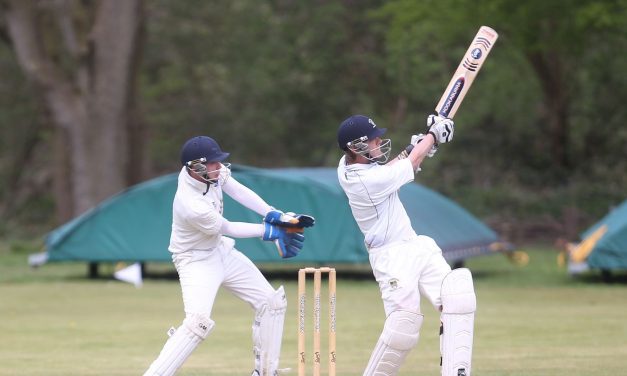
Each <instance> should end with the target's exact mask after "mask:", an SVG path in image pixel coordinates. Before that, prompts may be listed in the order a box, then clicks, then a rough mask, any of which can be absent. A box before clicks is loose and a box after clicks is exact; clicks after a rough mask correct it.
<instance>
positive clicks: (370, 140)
mask: <svg viewBox="0 0 627 376" xmlns="http://www.w3.org/2000/svg"><path fill="white" fill-rule="evenodd" d="M385 131H386V130H385V129H381V128H378V127H377V126H376V124H375V123H374V121H372V119H370V118H368V117H366V116H363V115H354V116H351V117H349V118H348V119H346V120H344V121H343V122H342V124H341V125H340V127H339V130H338V134H337V140H338V144H339V147H340V149H342V150H343V151H344V156H343V157H342V158H341V159H340V162H339V165H338V168H337V175H338V179H339V181H340V185H341V186H342V188H343V189H344V192H345V193H346V196H348V201H349V204H350V207H351V210H352V213H353V216H354V217H355V220H356V221H357V224H358V225H359V228H360V229H361V231H362V232H363V234H364V237H365V239H364V241H365V244H366V247H367V249H368V254H369V259H370V265H371V266H372V270H373V274H374V276H375V278H376V280H377V282H378V283H379V288H380V290H381V297H382V299H383V306H384V309H385V315H386V320H385V324H384V326H383V332H382V333H381V336H380V337H379V341H378V342H377V344H376V346H375V348H374V351H373V352H372V355H371V357H370V361H369V362H368V365H367V367H366V370H365V371H364V375H365V376H375V375H376V376H385V375H396V374H397V373H398V370H399V368H400V367H401V365H402V364H403V362H404V360H405V358H406V356H407V354H408V353H409V352H410V350H411V349H412V348H414V347H415V346H416V344H417V343H418V337H419V333H420V326H421V325H422V319H423V315H422V313H421V311H420V297H421V296H424V297H426V298H427V299H428V300H429V301H430V302H431V304H433V306H434V307H435V308H436V309H437V310H438V311H440V312H441V322H442V326H441V327H440V333H441V335H440V351H441V356H442V359H441V362H442V375H443V376H469V375H470V361H471V355H472V336H473V320H474V314H475V308H476V299H475V293H474V287H473V283H472V276H471V274H470V271H469V270H468V269H455V270H453V271H451V268H450V266H449V265H448V264H447V263H446V261H445V260H444V257H442V250H441V249H440V248H439V247H438V245H437V244H436V243H435V241H434V240H433V239H431V238H430V237H427V236H424V235H417V234H416V232H415V231H414V230H413V229H412V227H411V223H410V220H409V217H408V216H407V213H406V212H405V208H404V207H403V204H402V203H401V201H400V199H399V195H398V191H399V189H400V188H401V187H402V186H403V185H404V184H407V183H409V182H411V181H413V180H414V173H415V172H418V171H420V164H421V163H422V161H423V160H424V159H425V157H427V156H429V157H431V156H433V155H434V154H435V152H436V151H437V146H438V145H439V144H443V143H446V142H450V141H451V140H452V139H453V132H454V124H453V121H452V120H450V119H446V118H442V117H439V116H434V115H431V116H429V118H428V120H427V130H426V135H423V134H419V135H416V136H413V137H412V140H411V143H410V145H409V146H408V147H407V148H406V149H405V151H403V153H401V155H399V156H398V157H397V158H395V159H393V160H391V161H390V162H388V158H389V154H390V150H391V146H390V145H391V142H390V140H389V139H385V140H384V139H381V136H383V134H384V133H385ZM386 162H387V163H386ZM424 215H425V216H428V215H429V213H424Z"/></svg>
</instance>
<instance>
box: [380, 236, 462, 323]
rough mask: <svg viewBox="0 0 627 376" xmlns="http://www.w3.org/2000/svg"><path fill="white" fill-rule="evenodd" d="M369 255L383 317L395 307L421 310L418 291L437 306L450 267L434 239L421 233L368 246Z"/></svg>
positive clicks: (394, 309)
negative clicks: (404, 238) (381, 300)
mask: <svg viewBox="0 0 627 376" xmlns="http://www.w3.org/2000/svg"><path fill="white" fill-rule="evenodd" d="M369 258H370V265H371V266H372V272H373V274H374V277H375V279H376V280H377V282H378V283H379V289H380V290H381V298H382V299H383V307H384V309H385V315H386V317H387V316H389V315H390V313H392V312H394V311H397V310H403V311H410V312H421V311H420V296H421V295H424V296H425V297H426V298H427V299H429V301H430V302H431V304H433V306H434V307H435V308H436V309H439V308H440V306H441V305H442V301H441V298H440V289H441V287H442V280H443V279H444V276H446V275H447V274H448V273H449V272H450V271H451V267H450V266H449V265H448V264H447V263H446V260H444V257H443V256H442V250H441V249H440V247H438V245H437V244H436V243H435V241H434V240H433V239H431V238H430V237H428V236H422V235H421V236H417V237H416V238H414V239H412V240H410V241H405V242H398V243H394V244H391V245H388V246H384V247H380V248H371V249H370V250H369Z"/></svg>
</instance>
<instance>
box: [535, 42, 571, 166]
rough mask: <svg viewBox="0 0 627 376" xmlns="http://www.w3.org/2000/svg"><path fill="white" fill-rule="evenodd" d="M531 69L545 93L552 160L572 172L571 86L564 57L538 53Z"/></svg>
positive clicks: (544, 126) (547, 129)
mask: <svg viewBox="0 0 627 376" xmlns="http://www.w3.org/2000/svg"><path fill="white" fill-rule="evenodd" d="M528 58H529V61H530V62H531V65H532V66H533V68H534V70H535V71H536V73H537V74H538V77H539V78H540V84H541V87H542V91H543V93H544V101H543V102H544V103H545V104H546V107H545V114H544V117H545V119H546V124H543V128H544V130H543V132H546V134H547V136H548V137H549V140H550V146H551V155H552V160H553V162H554V164H555V165H556V166H559V167H564V168H568V167H570V160H569V156H568V142H569V140H568V133H569V124H568V115H567V114H568V96H567V91H568V89H567V87H566V85H567V83H565V82H564V80H563V77H564V75H565V72H564V69H563V66H562V63H561V59H560V56H559V55H558V54H557V53H551V52H545V53H542V52H537V53H533V54H530V55H529V56H528Z"/></svg>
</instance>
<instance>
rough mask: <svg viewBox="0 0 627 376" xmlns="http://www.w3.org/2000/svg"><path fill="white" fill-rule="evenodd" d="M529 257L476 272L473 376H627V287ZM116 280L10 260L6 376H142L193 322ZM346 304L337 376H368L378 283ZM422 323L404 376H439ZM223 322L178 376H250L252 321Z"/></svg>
mask: <svg viewBox="0 0 627 376" xmlns="http://www.w3.org/2000/svg"><path fill="white" fill-rule="evenodd" d="M0 248H1V247H0ZM529 255H530V257H531V261H530V263H529V265H528V266H526V267H519V266H515V265H513V264H511V263H510V262H509V261H508V260H507V259H506V258H505V257H503V256H502V255H493V256H485V257H479V258H475V259H471V260H469V261H468V263H467V266H468V267H470V268H471V270H472V271H473V274H474V276H475V288H476V291H477V296H478V305H479V308H478V312H477V316H476V328H475V329H476V334H475V347H474V357H473V359H474V363H473V375H475V376H491V375H494V376H497V375H499V376H500V375H517V376H518V375H573V376H574V375H580V376H584V375H585V376H596V375H618V374H624V369H625V364H626V361H625V359H627V315H626V314H625V312H627V299H626V298H627V284H625V283H623V282H617V283H613V284H606V283H603V282H602V280H601V279H600V278H598V277H597V276H596V275H595V274H592V275H590V276H588V277H585V278H576V279H573V278H572V277H570V276H568V275H567V274H566V272H565V271H563V270H561V269H559V268H558V267H557V266H556V263H555V253H554V252H553V251H551V250H548V249H545V248H542V247H533V248H532V249H531V250H530V251H529ZM154 269H159V270H160V271H169V270H170V271H171V269H170V266H168V265H151V270H154ZM112 270H113V266H110V265H109V266H105V267H103V268H102V272H103V275H105V278H102V279H97V280H89V279H86V278H85V274H86V267H85V265H84V264H73V263H71V264H49V265H45V266H43V267H42V268H41V269H38V270H31V269H29V268H28V267H27V266H26V255H25V253H24V252H17V253H16V252H8V251H6V249H4V250H3V251H2V250H0V319H1V320H0V365H1V366H0V375H7V376H8V375H29V376H36V375H42V376H43V375H51V376H53V375H59V376H60V375H140V374H142V373H143V371H144V370H145V369H146V368H147V366H148V365H149V364H150V362H151V361H152V360H153V359H154V358H155V357H156V355H157V354H158V352H159V351H160V350H161V347H162V345H163V343H164V341H165V340H166V335H165V332H166V330H167V329H168V328H169V327H170V326H178V325H179V323H180V321H181V320H182V318H183V312H182V304H181V301H180V290H179V286H178V283H177V281H176V280H168V279H148V280H146V281H145V284H144V287H143V288H141V289H135V288H134V287H132V286H131V285H128V284H124V283H121V282H118V281H114V280H111V279H109V278H108V276H109V275H110V273H111V271H112ZM341 276H342V274H341V271H340V278H341ZM272 283H273V285H275V286H278V285H279V284H284V285H285V287H286V291H287V294H288V300H289V310H288V313H287V318H286V324H285V333H284V342H283V351H282V365H283V366H284V367H291V368H292V369H293V371H292V374H295V369H296V340H297V338H296V298H295V297H296V282H295V280H294V279H281V280H277V279H275V280H272ZM337 303H338V306H337V314H338V324H337V326H338V344H337V346H338V375H341V376H351V375H361V373H362V372H363V368H364V367H365V365H366V363H367V361H368V358H369V356H370V352H371V350H372V347H373V346H374V343H375V342H376V340H377V338H378V336H379V334H380V330H381V327H382V325H383V319H384V317H383V309H382V305H381V301H380V298H379V291H378V288H377V285H376V283H375V282H374V281H373V280H372V277H367V278H365V279H354V278H353V279H340V280H339V281H338V301H337ZM324 308H325V307H324V306H323V309H324ZM423 313H424V314H425V322H424V324H423V327H422V331H421V338H420V343H419V345H418V347H417V348H416V349H415V350H414V351H413V352H412V354H411V355H410V356H409V357H408V359H407V362H406V364H405V366H404V367H403V368H402V371H401V373H400V375H438V374H439V339H438V326H439V315H438V313H437V312H435V310H434V309H433V308H432V307H430V306H429V305H428V304H423ZM212 316H213V319H214V320H215V321H216V328H215V330H214V332H213V333H212V334H211V336H210V337H209V338H208V339H207V340H206V341H205V342H204V343H203V344H202V345H201V346H200V347H199V348H198V349H197V351H196V352H195V353H194V354H193V355H192V357H191V358H190V359H189V360H188V361H187V362H186V364H185V366H184V367H183V369H182V370H181V372H180V373H179V374H180V375H187V376H191V375H224V376H229V375H247V374H250V371H251V369H252V356H251V351H250V348H251V340H250V337H251V331H250V326H251V324H252V318H253V313H252V311H251V310H250V308H249V307H248V306H247V305H246V304H245V303H243V302H241V301H239V300H237V299H236V298H234V297H232V296H231V295H230V294H229V293H228V292H225V291H222V292H220V294H219V297H218V299H217V303H216V305H215V307H214V312H213V315H212ZM323 324H324V322H323ZM325 338H326V335H323V348H324V343H325ZM308 346H310V343H308ZM323 365H324V364H323Z"/></svg>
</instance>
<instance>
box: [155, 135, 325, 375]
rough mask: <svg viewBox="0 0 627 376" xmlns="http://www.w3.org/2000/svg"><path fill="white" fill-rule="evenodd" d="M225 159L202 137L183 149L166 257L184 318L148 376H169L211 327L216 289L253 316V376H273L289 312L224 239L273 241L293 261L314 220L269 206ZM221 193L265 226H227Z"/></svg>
mask: <svg viewBox="0 0 627 376" xmlns="http://www.w3.org/2000/svg"><path fill="white" fill-rule="evenodd" d="M228 156H229V153H225V152H223V151H222V150H221V149H220V146H219V145H218V143H217V142H216V141H215V140H213V139H212V138H210V137H206V136H198V137H194V138H191V139H190V140H188V141H187V142H186V143H185V144H184V145H183V148H182V150H181V164H182V165H183V167H182V169H181V172H180V174H179V178H178V188H177V191H176V195H175V197H174V203H173V220H172V234H171V237H170V246H169V250H170V252H171V253H172V260H173V262H174V265H175V267H176V270H177V272H178V275H179V280H180V283H181V290H182V294H183V305H184V309H185V319H184V320H183V323H182V324H181V325H180V326H179V327H178V328H177V329H171V330H170V331H169V332H168V334H169V336H170V338H169V339H168V340H167V342H166V343H165V345H164V346H163V349H162V350H161V353H160V354H159V356H158V357H157V359H156V360H155V361H154V362H153V363H152V365H151V366H150V368H149V369H148V370H147V371H146V373H145V374H144V375H146V376H153V375H159V376H169V375H174V374H175V373H176V371H177V370H178V369H179V368H180V367H181V366H182V365H183V363H184V362H185V360H186V359H187V358H188V357H189V356H190V354H191V353H192V352H193V351H194V349H195V348H196V347H197V346H198V345H199V344H200V343H201V342H202V341H203V340H204V339H205V338H207V336H208V335H209V333H211V330H212V329H213V326H214V322H213V320H212V319H211V309H212V307H213V303H214V301H215V297H216V294H217V292H218V288H219V287H220V286H223V287H225V288H226V289H228V290H229V291H230V292H232V293H233V294H234V295H235V296H237V297H238V298H240V299H242V300H243V301H245V302H247V303H248V304H250V306H251V307H252V308H253V310H254V313H255V317H254V322H253V327H252V332H253V353H254V360H255V366H254V367H255V369H254V371H253V373H252V375H253V376H275V375H277V370H278V368H279V356H280V354H281V339H282V335H283V321H284V318H285V310H286V307H287V302H286V299H285V292H284V290H283V286H280V287H279V288H278V289H276V290H275V289H274V288H273V287H272V286H271V285H270V283H269V282H268V281H267V280H266V278H265V277H264V276H263V275H262V274H261V272H260V271H259V269H258V268H257V267H256V266H255V265H254V264H253V263H252V261H251V260H250V259H249V258H248V257H246V256H245V255H244V254H242V253H241V252H239V251H238V250H237V249H235V247H234V246H235V241H234V240H233V239H231V238H230V237H233V238H253V237H258V238H262V239H263V240H266V241H273V242H275V244H276V246H277V249H278V252H279V255H280V256H281V257H283V258H288V257H294V256H296V255H297V254H298V252H299V251H300V250H301V249H302V247H303V242H304V240H305V237H304V235H303V229H304V228H305V227H310V226H313V225H314V219H313V217H310V216H306V215H296V214H293V213H283V212H281V211H278V210H276V209H274V208H273V207H271V206H270V205H268V204H267V203H266V202H265V201H264V200H263V199H262V198H261V197H259V196H258V195H257V194H256V193H255V192H253V191H252V190H250V189H249V188H247V187H245V186H244V185H242V184H240V183H239V182H238V181H237V180H235V179H234V178H233V177H232V176H231V171H230V164H228V163H225V164H223V163H222V162H223V161H224V160H225V159H226V158H227V157H228ZM223 192H224V193H226V194H227V195H229V196H230V197H231V198H233V199H234V200H235V201H237V202H239V203H240V204H242V205H244V206H245V207H247V208H249V209H250V210H252V211H254V212H256V213H258V214H259V215H260V216H262V217H263V222H262V223H242V222H230V221H228V220H227V219H226V218H224V217H223V216H222V209H223V196H222V194H223ZM227 236H229V237H227Z"/></svg>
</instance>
